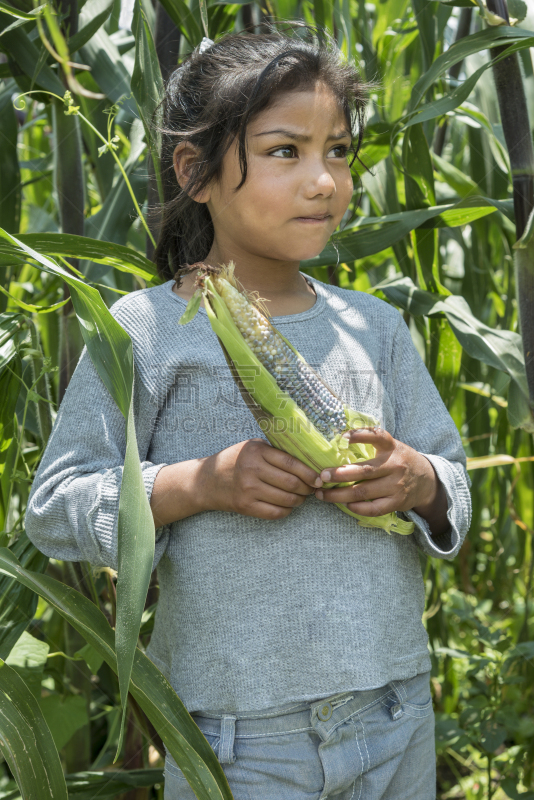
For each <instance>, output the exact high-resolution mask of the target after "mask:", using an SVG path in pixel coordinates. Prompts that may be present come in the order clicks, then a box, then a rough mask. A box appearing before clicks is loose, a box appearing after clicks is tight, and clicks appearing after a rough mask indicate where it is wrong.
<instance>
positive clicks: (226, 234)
mask: <svg viewBox="0 0 534 800" xmlns="http://www.w3.org/2000/svg"><path fill="white" fill-rule="evenodd" d="M350 144H351V135H350V131H349V129H348V127H347V121H346V119H345V115H344V113H343V111H342V109H341V108H340V106H339V103H338V101H337V99H336V98H335V97H334V95H333V94H332V92H331V91H330V90H329V89H328V88H327V87H326V86H324V84H317V85H316V87H315V88H314V89H309V90H306V91H294V92H286V93H284V94H281V95H280V96H279V97H278V98H277V99H276V100H275V101H274V102H273V104H272V105H271V106H270V107H269V108H267V109H265V111H263V112H261V113H260V114H258V116H257V117H255V118H254V120H253V121H252V122H251V123H250V124H249V126H248V130H247V164H248V171H247V179H246V181H245V183H244V185H243V186H242V187H241V189H239V190H238V191H237V192H236V191H235V188H236V187H237V186H238V185H239V183H240V181H241V170H240V166H239V158H238V152H237V147H235V146H232V147H231V148H230V150H229V151H228V152H227V153H226V155H225V157H224V160H223V164H222V174H221V178H220V180H219V181H217V182H216V183H215V184H214V185H213V186H212V187H211V188H210V189H209V198H208V199H207V203H208V208H209V211H210V214H211V218H212V220H213V225H214V229H215V240H214V246H213V248H212V254H215V255H216V256H217V257H218V258H219V259H220V260H221V261H222V260H225V261H226V260H228V259H230V258H233V259H234V260H236V261H237V262H239V261H240V260H241V259H247V258H248V259H250V258H251V257H255V258H256V259H257V258H261V259H265V258H267V259H269V260H275V261H279V262H300V261H302V260H304V259H307V258H312V257H313V256H316V255H318V254H319V253H320V252H321V251H322V250H323V248H324V246H325V245H326V243H327V241H328V239H329V237H330V235H331V234H332V233H333V232H334V230H335V229H336V227H337V226H338V225H339V223H340V221H341V218H342V216H343V214H344V213H345V211H346V209H347V207H348V204H349V202H350V199H351V197H352V193H353V184H352V177H351V174H350V168H349V165H348V161H347V152H348V149H349V147H350Z"/></svg>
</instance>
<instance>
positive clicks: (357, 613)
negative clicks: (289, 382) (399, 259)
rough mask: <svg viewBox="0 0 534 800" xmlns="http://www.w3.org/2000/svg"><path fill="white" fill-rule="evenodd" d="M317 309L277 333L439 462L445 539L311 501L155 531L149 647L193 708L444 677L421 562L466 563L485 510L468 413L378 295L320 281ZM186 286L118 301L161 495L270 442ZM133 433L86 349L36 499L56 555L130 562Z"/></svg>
mask: <svg viewBox="0 0 534 800" xmlns="http://www.w3.org/2000/svg"><path fill="white" fill-rule="evenodd" d="M312 283H313V286H314V288H315V291H316V293H317V299H316V302H315V305H314V306H312V308H310V309H308V310H307V311H304V312H302V313H300V314H294V315H291V316H285V317H276V318H275V319H274V323H275V325H276V326H277V328H278V329H279V330H280V332H281V333H283V334H284V335H285V336H286V337H287V338H288V339H289V341H290V342H291V343H292V344H293V345H294V346H295V347H296V349H297V350H298V351H299V352H300V353H301V354H302V355H303V356H304V358H305V359H306V360H307V361H308V363H309V364H310V365H311V366H312V367H314V368H315V369H316V370H317V371H318V372H319V374H320V375H321V376H322V377H323V378H324V379H325V380H326V382H327V383H328V384H329V385H330V386H331V387H332V388H333V389H334V391H335V392H336V394H337V395H338V396H339V397H341V398H342V399H343V401H344V402H345V403H347V404H348V405H350V406H352V407H353V408H354V409H357V410H360V411H363V412H365V413H368V414H371V415H373V416H375V417H376V418H377V419H378V420H379V422H380V423H381V425H382V427H384V428H385V429H386V430H387V431H389V432H390V433H391V434H392V436H394V437H395V438H397V439H399V440H401V441H403V442H406V443H407V444H408V445H410V446H411V447H413V448H415V449H416V450H418V451H419V452H421V453H423V454H425V455H426V456H427V458H428V459H429V460H430V462H431V463H432V464H433V466H434V468H435V470H436V472H437V475H438V477H439V479H440V480H441V482H442V483H443V485H444V487H445V491H446V494H447V499H448V512H447V513H448V519H449V522H450V528H449V530H448V531H447V532H445V533H443V534H441V535H439V536H435V537H432V535H431V533H430V530H429V528H428V525H427V523H426V522H425V520H423V519H422V518H421V517H419V516H418V515H417V514H416V513H415V512H413V511H410V512H407V516H408V517H409V518H410V519H412V520H413V521H414V522H415V524H416V528H415V531H414V533H413V534H411V535H409V536H400V535H398V534H392V535H388V534H387V533H385V532H384V531H383V530H381V529H374V528H366V527H362V526H361V525H359V523H358V522H357V520H355V519H354V518H352V517H350V516H348V515H347V514H344V513H343V512H342V511H341V510H340V509H338V508H336V507H335V506H334V505H333V504H331V503H326V502H321V501H319V500H317V499H316V498H315V497H314V496H313V495H311V496H309V497H308V498H307V499H306V501H305V502H304V504H303V505H302V506H300V507H299V508H296V509H294V510H293V511H292V512H291V514H290V515H289V516H288V517H287V518H285V519H283V520H276V521H267V520H261V519H255V518H252V517H246V516H242V515H240V514H236V513H230V512H218V511H208V512H205V513H200V514H195V515H193V516H190V517H187V518H186V519H182V520H180V521H178V522H175V523H173V524H171V525H167V526H164V527H162V528H159V529H158V530H157V531H156V555H155V562H154V563H155V566H156V565H157V567H158V577H159V584H160V600H159V604H158V609H157V613H156V620H155V627H154V632H153V635H152V639H151V643H150V647H149V651H148V654H149V655H150V657H151V658H152V659H153V661H154V662H155V663H156V664H157V665H158V666H159V667H160V669H162V671H163V672H165V674H166V675H167V676H168V677H169V679H170V681H171V683H172V685H173V686H174V688H175V690H176V692H177V693H178V695H179V696H180V697H181V698H182V700H183V701H184V703H185V705H186V707H187V709H188V710H189V711H197V710H202V711H250V710H256V709H258V710H260V709H261V710H263V709H267V708H271V707H277V706H283V705H286V704H290V703H294V702H297V701H303V700H304V701H314V700H317V699H319V698H321V697H325V696H328V695H332V694H335V693H338V692H344V691H348V690H363V689H370V688H374V687H379V686H383V685H385V684H386V683H388V682H389V681H390V680H394V679H398V680H401V679H405V678H408V677H411V676H413V675H416V674H418V673H419V672H424V671H426V670H429V669H430V667H431V662H430V658H429V651H428V636H427V633H426V630H425V628H424V626H423V623H422V619H421V618H422V614H423V611H424V603H425V591H424V583H423V578H422V573H421V565H420V560H419V553H418V551H419V550H421V551H422V552H423V553H425V554H427V555H429V556H433V557H436V558H445V559H448V560H451V559H453V558H454V557H455V556H456V555H457V553H458V550H459V549H460V546H461V544H462V541H463V539H464V538H465V536H466V533H467V530H468V527H469V522H470V514H471V506H470V496H469V485H470V481H469V478H468V476H467V473H466V471H465V456H464V452H463V449H462V444H461V440H460V437H459V435H458V432H457V430H456V427H455V425H454V422H453V420H452V419H451V417H450V416H449V414H448V412H447V410H446V408H445V406H444V405H443V403H442V401H441V398H440V396H439V394H438V392H437V390H436V388H435V386H434V384H433V382H432V380H431V378H430V376H429V374H428V371H427V369H426V367H425V366H424V364H423V362H422V360H421V358H420V356H419V354H418V353H417V351H416V349H415V347H414V345H413V343H412V340H411V337H410V333H409V331H408V328H407V326H406V324H405V323H404V320H403V319H402V317H401V315H400V314H399V313H398V311H396V310H395V309H394V308H392V307H391V306H389V305H388V304H387V303H385V302H383V301H381V300H378V299H376V298H374V297H372V296H370V295H367V294H364V293H361V292H356V291H348V290H345V289H340V288H337V287H333V286H328V285H326V284H323V283H321V282H319V281H316V280H312ZM172 286H173V282H172V281H169V282H167V283H165V284H162V285H161V286H158V287H155V288H151V289H145V290H142V291H138V292H134V293H132V294H130V295H128V296H126V297H124V298H122V299H120V300H119V301H118V302H117V303H116V304H115V305H114V306H113V308H112V313H113V315H114V316H115V317H116V319H117V320H118V321H119V322H120V324H121V325H122V326H123V327H124V328H125V329H126V330H127V331H128V333H129V334H130V336H131V337H132V340H133V347H134V358H135V367H136V379H135V387H134V391H135V420H136V428H137V440H138V445H139V456H140V459H141V462H142V469H143V475H144V480H145V486H146V490H147V493H148V495H149V496H150V493H151V490H152V486H153V483H154V480H155V477H156V475H157V473H158V470H159V469H161V467H162V466H164V465H166V464H173V463H176V462H179V461H186V460H189V459H192V458H201V457H204V456H209V455H211V454H213V453H216V452H219V451H220V450H223V449H224V448H226V447H229V446H231V445H233V444H235V443H236V442H239V441H242V440H244V439H249V438H253V437H263V434H262V432H261V430H260V428H259V426H258V425H257V423H256V421H255V420H254V418H253V417H252V415H251V413H250V411H249V410H248V409H247V407H246V405H245V403H244V401H243V400H242V398H241V395H240V394H239V390H238V389H237V387H236V385H235V383H234V381H233V379H232V377H231V374H230V371H229V369H228V366H227V364H226V361H225V360H224V356H223V354H222V351H221V349H220V346H219V344H218V342H217V339H216V337H215V334H214V333H213V332H212V329H211V327H210V324H209V320H208V317H207V315H206V312H205V311H204V309H200V311H199V313H198V314H197V315H196V317H195V318H194V319H193V321H192V322H190V323H189V324H188V325H186V326H180V325H178V324H177V323H178V319H179V318H180V316H181V315H182V313H183V311H184V309H185V305H186V301H185V300H183V299H182V298H180V297H178V296H177V295H176V294H175V293H174V292H173V291H172ZM124 453H125V422H124V418H123V417H122V415H121V413H120V411H119V410H118V408H117V407H116V405H115V403H114V401H113V400H112V398H111V396H110V395H109V393H108V391H107V389H106V388H105V387H104V385H103V383H102V381H101V380H100V378H99V376H98V374H97V372H96V370H95V369H94V367H93V365H92V362H91V359H90V357H89V356H88V354H87V352H85V351H84V353H83V354H82V357H81V359H80V362H79V364H78V367H77V368H76V371H75V373H74V376H73V378H72V380H71V383H70V385H69V387H68V390H67V393H66V395H65V398H64V400H63V403H62V405H61V408H60V409H59V412H58V417H57V420H56V423H55V426H54V430H53V432H52V436H51V438H50V441H49V444H48V447H47V449H46V452H45V454H44V457H43V460H42V463H41V465H40V467H39V470H38V473H37V476H36V479H35V482H34V485H33V489H32V494H31V497H30V501H29V504H28V511H27V514H26V530H27V533H28V536H29V537H30V539H31V540H32V541H33V542H34V543H35V544H36V545H37V547H38V548H39V549H41V550H42V551H43V552H44V553H46V554H47V555H49V556H52V557H54V558H60V559H67V560H87V561H90V562H91V563H92V564H94V565H109V566H113V567H115V566H116V554H117V517H118V501H119V490H120V483H121V477H122V468H123V460H124Z"/></svg>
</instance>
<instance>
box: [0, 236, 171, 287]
mask: <svg viewBox="0 0 534 800" xmlns="http://www.w3.org/2000/svg"><path fill="white" fill-rule="evenodd" d="M17 238H18V239H19V241H21V242H23V243H24V244H26V245H28V247H31V248H32V249H34V250H38V251H39V252H40V253H45V254H46V255H48V256H63V257H65V258H79V259H87V260H88V261H94V262H96V263H97V264H106V265H107V266H110V267H113V268H114V269H117V270H119V271H120V272H128V273H131V274H133V275H139V277H140V278H143V279H144V280H145V281H149V282H153V283H159V282H160V279H159V278H158V275H157V271H156V265H155V264H154V263H153V262H152V261H149V260H148V258H145V256H143V255H141V253H138V252H137V250H134V249H133V248H131V247H125V246H124V245H120V244H115V243H114V242H104V241H99V240H98V239H90V238H89V237H87V236H75V235H74V234H70V233H25V234H21V235H20V236H19V237H17ZM10 252H12V247H11V246H10V245H9V243H7V242H6V241H5V240H3V239H0V254H3V253H5V254H8V253H10Z"/></svg>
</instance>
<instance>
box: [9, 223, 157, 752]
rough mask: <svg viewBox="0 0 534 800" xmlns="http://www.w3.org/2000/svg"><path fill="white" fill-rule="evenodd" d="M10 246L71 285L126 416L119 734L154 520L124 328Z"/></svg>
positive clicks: (96, 357) (98, 304) (86, 334)
mask: <svg viewBox="0 0 534 800" xmlns="http://www.w3.org/2000/svg"><path fill="white" fill-rule="evenodd" d="M0 236H1V237H3V238H4V240H5V241H6V242H8V243H11V245H12V247H13V249H14V250H17V249H18V250H22V251H23V252H25V253H26V254H27V255H28V256H30V257H31V258H33V259H34V260H35V261H37V262H38V263H39V264H40V265H41V268H42V269H44V270H45V271H46V272H49V273H51V274H52V275H59V276H60V277H62V278H63V279H64V280H65V281H66V282H67V283H68V284H69V287H70V291H71V297H72V302H73V305H74V310H75V312H76V316H77V317H78V321H79V323H80V325H81V331H82V335H83V338H84V341H85V344H86V346H87V350H88V352H89V355H90V356H91V360H92V361H93V364H94V365H95V368H96V370H97V372H98V374H99V375H100V377H101V379H102V381H103V383H104V385H105V386H106V388H107V389H108V391H109V393H110V394H111V396H112V397H113V399H114V400H115V402H116V403H117V405H118V407H119V409H120V411H121V413H122V414H123V416H124V417H125V419H126V454H125V458H124V469H123V477H122V484H121V493H120V498H119V523H118V575H119V579H118V584H117V651H118V653H119V662H118V663H119V687H120V691H121V699H122V704H123V722H122V727H121V737H120V741H119V748H120V745H121V742H122V736H123V734H124V722H125V713H126V697H127V693H128V683H129V680H130V673H131V669H132V662H133V658H134V651H135V648H136V644H137V638H138V635H139V629H140V627H141V618H142V615H143V610H144V605H145V599H146V595H147V591H148V585H149V582H150V575H151V573H152V564H153V560H154V546H155V533H154V520H153V517H152V512H151V510H150V505H149V502H148V498H147V495H146V490H145V487H144V483H143V475H142V472H141V465H140V463H139V453H138V450H137V441H136V436H135V426H134V415H133V380H134V369H133V349H132V342H131V339H130V337H129V336H128V334H127V333H126V331H125V330H124V329H123V328H122V327H121V326H120V325H119V323H118V322H117V321H116V320H115V319H114V318H113V316H112V315H111V314H110V312H109V310H108V309H107V308H106V306H105V305H104V302H103V300H102V298H101V297H100V294H99V293H98V291H97V290H96V289H94V288H92V287H90V286H86V285H85V284H84V283H83V282H82V281H81V280H80V279H79V278H76V277H74V276H73V275H70V274H69V273H68V272H67V271H66V270H64V269H63V268H62V267H59V266H58V265H57V264H55V263H54V262H53V261H50V259H48V258H47V257H46V256H43V255H41V254H40V253H38V252H36V251H35V250H33V249H32V248H30V247H28V246H27V245H25V244H24V243H23V242H21V241H20V240H18V239H15V237H14V236H11V235H10V234H8V233H6V231H3V230H2V229H0Z"/></svg>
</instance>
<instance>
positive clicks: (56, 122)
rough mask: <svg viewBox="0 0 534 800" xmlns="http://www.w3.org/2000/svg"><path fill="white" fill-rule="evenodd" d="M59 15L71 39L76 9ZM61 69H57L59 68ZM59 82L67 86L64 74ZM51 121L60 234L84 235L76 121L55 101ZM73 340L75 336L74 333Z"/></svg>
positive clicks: (66, 373)
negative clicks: (62, 15)
mask: <svg viewBox="0 0 534 800" xmlns="http://www.w3.org/2000/svg"><path fill="white" fill-rule="evenodd" d="M59 11H60V13H62V14H64V15H65V17H64V19H63V22H62V33H63V34H64V35H66V36H69V35H70V36H74V35H75V34H76V32H77V29H78V6H77V3H76V2H75V0H62V2H61V3H60V6H59ZM60 69H61V68H60ZM61 72H62V76H61V77H62V80H63V83H64V84H65V87H66V86H67V82H66V77H65V74H64V73H63V70H61ZM52 120H53V128H54V136H55V148H54V183H55V190H56V193H57V202H58V212H59V220H60V225H61V231H62V232H63V233H71V234H77V235H78V236H83V233H84V205H85V190H84V178H83V166H82V148H81V133H80V122H79V120H78V118H77V116H76V115H67V114H66V113H65V106H64V104H63V103H61V102H60V101H58V100H56V101H54V102H53V104H52ZM69 263H70V264H71V265H72V266H73V267H74V268H75V269H78V265H79V262H78V259H70V260H69ZM63 296H64V298H65V299H67V298H69V297H70V291H69V287H68V285H67V284H65V285H64V288H63ZM72 316H73V314H72V305H71V303H67V304H66V305H65V306H63V313H62V315H61V318H60V319H61V323H60V325H61V330H60V359H59V361H60V368H59V400H60V401H61V399H62V397H63V395H64V394H65V390H66V388H67V386H68V384H69V381H70V378H71V375H72V373H73V371H74V367H75V365H76V361H77V356H78V355H79V349H78V348H76V346H74V347H73V333H74V332H73V331H72V330H71V329H72V327H73V326H72V325H71V324H69V319H70V318H72ZM74 337H75V339H74V340H75V341H76V339H78V338H79V337H76V334H75V333H74Z"/></svg>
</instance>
